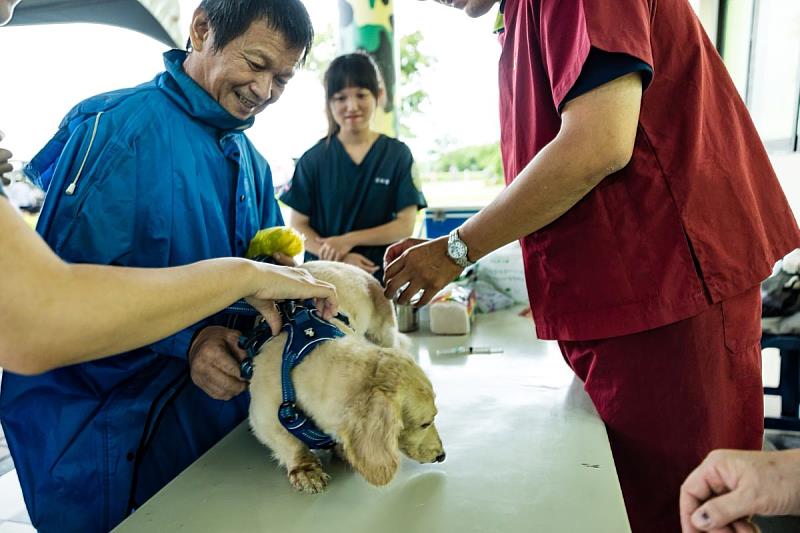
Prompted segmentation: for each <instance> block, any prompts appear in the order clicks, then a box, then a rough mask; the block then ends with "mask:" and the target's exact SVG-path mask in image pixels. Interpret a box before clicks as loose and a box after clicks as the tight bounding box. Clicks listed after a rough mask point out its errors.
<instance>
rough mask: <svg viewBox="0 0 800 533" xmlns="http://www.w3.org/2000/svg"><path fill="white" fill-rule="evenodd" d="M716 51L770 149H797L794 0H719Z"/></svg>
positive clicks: (799, 20) (799, 24)
mask: <svg viewBox="0 0 800 533" xmlns="http://www.w3.org/2000/svg"><path fill="white" fill-rule="evenodd" d="M720 22H721V27H722V32H721V33H720V37H721V38H720V41H719V46H720V52H721V54H722V57H723V59H724V60H725V64H726V65H727V67H728V69H729V71H730V73H731V76H732V77H733V79H734V82H735V83H736V87H737V88H738V89H739V92H740V94H741V95H742V97H743V98H744V100H745V102H746V103H747V106H748V108H749V109H750V113H751V114H752V116H753V120H754V122H755V124H756V127H757V128H758V132H759V134H760V135H761V138H762V139H763V140H764V144H765V145H766V147H767V149H768V150H770V151H771V152H786V151H797V150H798V133H799V132H798V118H800V2H798V1H797V0H722V1H721V3H720Z"/></svg>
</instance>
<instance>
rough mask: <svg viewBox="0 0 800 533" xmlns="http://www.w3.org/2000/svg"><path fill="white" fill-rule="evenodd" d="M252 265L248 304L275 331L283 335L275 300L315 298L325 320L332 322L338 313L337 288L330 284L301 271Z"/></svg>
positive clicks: (252, 262) (253, 262) (254, 263)
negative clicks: (252, 271) (252, 272)
mask: <svg viewBox="0 0 800 533" xmlns="http://www.w3.org/2000/svg"><path fill="white" fill-rule="evenodd" d="M250 264H251V265H252V266H253V267H254V276H253V281H252V282H251V287H253V292H252V293H251V294H250V295H249V296H247V297H246V298H245V300H246V301H247V303H249V304H250V305H252V306H253V307H255V308H256V310H257V311H258V312H259V313H261V314H262V315H263V316H264V319H265V320H266V321H267V323H268V324H269V327H270V329H272V331H280V329H281V326H282V325H283V320H282V319H281V315H280V313H278V310H277V309H276V307H275V300H290V299H291V300H295V299H302V300H305V299H307V298H313V299H314V305H315V306H316V308H317V311H318V312H319V314H320V315H321V316H322V318H324V319H325V320H330V319H331V318H333V317H334V316H335V315H336V313H337V312H338V306H339V303H338V302H339V300H338V298H337V296H336V288H334V286H333V285H331V284H330V283H326V282H324V281H320V280H318V279H316V278H315V277H314V276H312V275H311V274H309V273H308V272H306V271H305V270H302V269H300V268H292V267H284V266H278V265H270V264H268V263H259V262H256V261H250Z"/></svg>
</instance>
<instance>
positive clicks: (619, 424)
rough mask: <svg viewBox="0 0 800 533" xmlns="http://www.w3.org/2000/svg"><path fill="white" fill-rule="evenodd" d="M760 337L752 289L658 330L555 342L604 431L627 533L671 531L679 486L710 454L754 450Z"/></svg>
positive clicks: (760, 415) (758, 430)
mask: <svg viewBox="0 0 800 533" xmlns="http://www.w3.org/2000/svg"><path fill="white" fill-rule="evenodd" d="M760 337H761V297H760V292H759V287H754V288H752V289H750V290H748V291H746V292H745V293H743V294H741V295H739V296H736V297H734V298H731V299H728V300H724V301H723V302H721V303H718V304H715V305H713V306H712V307H710V308H708V309H707V310H706V311H705V312H703V313H701V314H699V315H697V316H695V317H692V318H689V319H686V320H682V321H680V322H676V323H674V324H670V325H668V326H664V327H661V328H657V329H654V330H650V331H645V332H641V333H634V334H632V335H627V336H623V337H616V338H611V339H603V340H597V341H564V342H560V343H559V345H560V347H561V351H562V353H563V354H564V357H565V359H566V360H567V362H568V363H569V364H570V366H571V367H572V368H573V370H575V373H576V374H577V375H578V377H580V378H581V379H582V380H583V381H584V388H585V389H586V392H588V394H589V396H590V397H591V398H592V400H593V401H594V404H595V405H596V406H597V410H598V412H599V414H600V417H601V418H602V419H603V421H604V422H605V423H606V427H607V429H608V437H609V441H610V443H611V450H612V452H613V454H614V461H615V463H616V467H617V473H618V475H619V480H620V485H621V487H622V494H623V496H624V498H625V505H626V507H627V510H628V518H629V519H630V522H631V528H632V530H633V532H634V533H639V532H646V533H675V532H677V531H680V530H681V528H680V519H679V514H678V494H679V492H680V486H681V483H683V480H684V479H685V478H686V476H687V475H688V474H689V472H691V471H692V470H693V469H694V468H695V467H696V466H697V465H698V464H700V462H701V461H702V460H703V458H704V457H705V456H706V454H708V452H710V451H711V450H713V449H715V448H739V449H751V450H759V449H761V444H762V437H763V427H764V411H763V409H764V407H763V398H764V396H763V390H762V384H761V348H760V343H759V339H760Z"/></svg>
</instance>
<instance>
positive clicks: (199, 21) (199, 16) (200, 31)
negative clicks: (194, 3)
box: [189, 7, 213, 52]
mask: <svg viewBox="0 0 800 533" xmlns="http://www.w3.org/2000/svg"><path fill="white" fill-rule="evenodd" d="M212 35H213V34H212V32H211V26H210V24H209V22H208V14H207V13H206V11H205V10H204V9H203V8H201V7H198V8H197V9H195V10H194V14H193V15H192V23H191V25H190V26H189V40H190V41H191V43H192V50H195V51H197V52H200V51H202V50H203V49H204V48H206V47H208V46H209V45H210V44H211V39H212Z"/></svg>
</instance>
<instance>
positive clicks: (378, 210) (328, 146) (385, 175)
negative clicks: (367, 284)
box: [281, 135, 427, 280]
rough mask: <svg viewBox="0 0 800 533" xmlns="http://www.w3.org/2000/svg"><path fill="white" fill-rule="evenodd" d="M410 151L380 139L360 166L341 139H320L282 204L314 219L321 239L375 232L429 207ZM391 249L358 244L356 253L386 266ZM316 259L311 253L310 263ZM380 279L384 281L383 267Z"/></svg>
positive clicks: (300, 164)
mask: <svg viewBox="0 0 800 533" xmlns="http://www.w3.org/2000/svg"><path fill="white" fill-rule="evenodd" d="M413 166H414V158H413V156H412V155H411V151H410V150H409V149H408V147H407V146H406V145H405V144H404V143H402V142H401V141H398V140H397V139H392V138H390V137H387V136H385V135H381V136H380V137H378V139H377V140H376V141H375V143H374V144H373V145H372V147H371V148H370V149H369V151H368V152H367V155H366V156H365V157H364V160H363V161H362V162H361V164H360V165H356V164H355V163H354V162H353V160H352V159H351V158H350V155H349V154H348V153H347V151H346V150H345V148H344V146H343V145H342V143H341V141H339V139H338V138H336V136H333V137H331V138H330V139H327V138H326V139H322V140H320V141H319V142H318V143H317V144H316V145H314V147H312V148H311V149H310V150H308V151H307V152H306V153H305V154H303V157H301V158H300V160H299V161H298V162H297V166H296V168H295V171H294V177H293V178H292V181H291V183H290V188H289V190H288V191H286V192H285V193H284V194H283V195H282V196H281V201H282V202H284V203H285V204H286V205H288V206H289V207H291V208H292V209H294V210H295V211H297V212H299V213H302V214H303V215H306V216H307V217H309V223H310V225H311V227H312V228H313V229H314V231H316V232H317V233H319V235H320V236H321V237H334V236H338V235H343V234H345V233H347V232H350V231H355V230H361V229H369V228H374V227H375V226H380V225H383V224H386V223H388V222H391V221H392V220H394V219H395V217H396V215H397V213H398V212H399V211H401V210H403V209H404V208H406V207H408V206H411V205H415V206H417V208H419V209H422V208H425V207H427V202H426V201H425V196H424V195H423V194H422V191H421V190H420V187H419V184H418V183H415V180H414V177H415V176H414V169H413ZM386 248H387V246H357V247H356V248H354V249H353V250H352V251H353V252H356V253H359V254H361V255H364V256H365V257H367V258H368V259H369V260H370V261H372V262H373V263H375V264H376V265H379V266H381V267H383V254H384V252H385V251H386ZM312 259H317V257H316V256H315V255H313V254H311V253H306V260H312ZM375 277H377V278H378V279H379V280H382V279H383V269H382V268H381V270H379V271H378V272H376V274H375Z"/></svg>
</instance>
